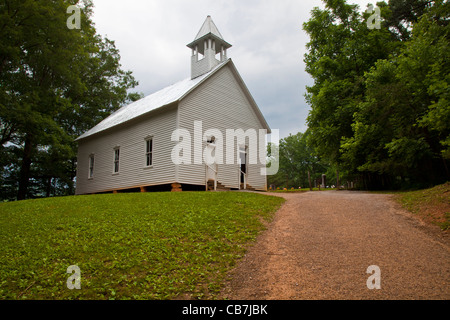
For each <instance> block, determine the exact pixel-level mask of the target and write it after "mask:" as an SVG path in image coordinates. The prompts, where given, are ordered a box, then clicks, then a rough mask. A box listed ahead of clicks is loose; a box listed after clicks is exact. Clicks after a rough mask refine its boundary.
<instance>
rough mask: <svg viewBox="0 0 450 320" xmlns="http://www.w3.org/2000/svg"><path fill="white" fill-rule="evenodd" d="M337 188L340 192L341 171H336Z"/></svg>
mask: <svg viewBox="0 0 450 320" xmlns="http://www.w3.org/2000/svg"><path fill="white" fill-rule="evenodd" d="M336 188H337V190H339V169H336Z"/></svg>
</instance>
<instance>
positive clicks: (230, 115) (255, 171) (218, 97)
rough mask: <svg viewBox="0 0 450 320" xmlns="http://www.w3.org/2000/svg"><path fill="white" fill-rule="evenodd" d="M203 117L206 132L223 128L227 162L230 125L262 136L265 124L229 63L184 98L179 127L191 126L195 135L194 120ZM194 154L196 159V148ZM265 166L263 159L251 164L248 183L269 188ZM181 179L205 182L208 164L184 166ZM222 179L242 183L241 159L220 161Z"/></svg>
mask: <svg viewBox="0 0 450 320" xmlns="http://www.w3.org/2000/svg"><path fill="white" fill-rule="evenodd" d="M199 120H201V121H202V126H203V132H205V131H206V130H208V129H213V128H214V129H219V130H220V131H221V133H222V136H223V139H224V141H223V143H224V162H225V161H226V159H225V153H226V147H225V142H226V130H227V129H233V130H236V129H242V130H244V131H247V130H248V129H254V130H255V131H256V134H257V138H258V130H259V129H263V128H264V126H263V125H262V124H261V123H260V121H259V120H258V118H257V116H256V114H255V112H254V110H253V108H252V106H251V104H250V102H249V100H248V98H247V96H246V95H245V93H244V91H243V90H242V88H241V87H240V85H239V84H238V82H237V79H236V77H235V75H234V74H233V72H232V71H231V69H230V67H229V66H226V67H224V68H222V69H220V70H219V71H218V72H216V73H215V74H214V75H213V76H212V77H211V78H209V79H208V80H206V81H205V82H204V83H203V84H201V85H200V86H199V87H198V88H196V89H195V90H194V91H193V92H191V93H190V94H189V95H188V96H187V97H185V98H184V99H183V100H182V101H181V102H180V105H179V128H183V129H187V130H188V131H189V132H190V133H191V136H192V138H193V137H194V134H193V132H194V122H195V121H199ZM235 143H236V142H235ZM204 147H205V145H204V144H203V148H204ZM236 149H237V146H236ZM191 157H192V162H193V161H194V154H193V152H192V156H191ZM235 157H236V154H235ZM264 166H265V164H263V163H260V162H259V159H258V164H253V165H249V166H248V183H249V184H250V185H251V186H253V187H254V188H256V189H258V190H265V189H266V177H265V176H262V175H261V174H260V168H261V167H264ZM178 180H179V182H180V183H188V184H204V182H205V165H191V166H180V167H179V168H178ZM218 181H219V182H221V183H222V184H223V185H224V186H226V187H230V188H238V187H239V166H238V164H237V161H236V162H235V163H234V164H226V163H225V164H221V165H219V170H218Z"/></svg>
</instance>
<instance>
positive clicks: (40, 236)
mask: <svg viewBox="0 0 450 320" xmlns="http://www.w3.org/2000/svg"><path fill="white" fill-rule="evenodd" d="M283 201H284V200H283V199H282V198H279V197H271V196H265V195H258V194H252V193H232V192H220V193H205V192H183V193H170V192H168V193H142V194H141V193H137V194H114V195H113V194H107V195H91V196H70V197H55V198H46V199H38V200H25V201H18V202H10V203H4V204H0V255H1V257H2V263H1V264H0V273H1V275H2V277H1V280H0V299H173V298H177V297H180V298H183V297H186V296H188V297H192V298H200V297H201V298H214V295H216V294H217V293H218V292H219V290H220V288H221V286H222V285H223V282H224V280H225V278H226V274H227V271H229V270H230V268H231V267H232V266H233V265H234V264H235V262H236V260H237V259H238V258H240V257H242V255H243V254H244V252H245V250H246V247H247V245H248V243H249V242H250V241H253V240H254V239H255V237H256V235H257V233H258V232H259V231H260V230H262V228H263V224H262V221H263V220H266V221H268V220H270V219H271V217H272V214H273V212H274V211H275V210H276V209H277V208H278V207H279V206H280V205H281V203H282V202H283ZM71 265H77V266H78V267H79V268H80V270H81V289H80V290H69V289H68V288H67V287H66V281H67V279H68V278H69V276H70V274H68V273H66V270H67V268H68V267H69V266H71Z"/></svg>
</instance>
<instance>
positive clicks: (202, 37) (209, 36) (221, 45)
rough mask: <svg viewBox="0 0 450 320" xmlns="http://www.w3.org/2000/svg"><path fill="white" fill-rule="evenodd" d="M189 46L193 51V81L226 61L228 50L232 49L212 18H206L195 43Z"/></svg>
mask: <svg viewBox="0 0 450 320" xmlns="http://www.w3.org/2000/svg"><path fill="white" fill-rule="evenodd" d="M187 46H188V47H189V48H191V49H192V57H191V79H194V78H197V77H199V76H201V75H203V74H205V73H208V72H209V71H211V70H212V69H213V68H214V67H215V66H217V65H218V64H220V63H222V62H224V61H226V60H227V49H229V48H231V44H229V43H228V42H226V41H225V40H224V39H223V37H222V35H221V34H220V32H219V30H218V29H217V27H216V25H215V24H214V22H213V21H212V19H211V16H208V17H206V20H205V22H204V23H203V25H202V27H201V28H200V31H199V32H198V34H197V36H196V37H195V39H194V41H192V42H191V43H190V44H188V45H187ZM219 54H220V57H219V59H217V58H216V55H219ZM199 55H202V56H203V57H201V56H199Z"/></svg>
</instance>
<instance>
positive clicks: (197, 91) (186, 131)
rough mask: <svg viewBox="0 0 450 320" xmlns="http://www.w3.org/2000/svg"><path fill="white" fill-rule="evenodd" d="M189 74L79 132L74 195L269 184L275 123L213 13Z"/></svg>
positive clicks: (198, 42)
mask: <svg viewBox="0 0 450 320" xmlns="http://www.w3.org/2000/svg"><path fill="white" fill-rule="evenodd" d="M187 46H188V47H189V48H190V49H191V50H192V57H191V76H190V77H189V78H187V79H185V80H182V81H180V82H178V83H176V84H173V85H171V86H168V87H166V88H164V89H162V90H160V91H158V92H155V93H153V94H151V95H149V96H146V97H144V98H142V99H141V100H138V101H136V102H134V103H131V104H129V105H126V106H124V107H122V108H120V109H119V110H117V111H116V112H114V113H113V114H111V115H110V116H109V117H107V118H106V119H104V120H103V121H101V122H100V123H99V124H97V125H96V126H95V127H93V128H92V129H90V130H88V131H87V132H85V133H84V134H83V135H81V136H80V137H78V138H77V139H76V141H77V142H78V158H77V178H76V194H93V193H104V192H114V193H116V192H127V191H141V192H145V191H152V190H171V191H181V190H211V189H216V188H221V189H256V190H266V189H267V179H266V176H265V174H264V169H265V166H266V164H265V154H266V152H265V151H266V150H265V134H268V133H270V128H269V126H268V124H267V122H266V120H265V119H264V116H263V115H262V113H261V111H260V110H259V108H258V106H257V104H256V102H255V100H254V99H253V97H252V95H251V94H250V92H249V90H248V88H247V86H246V85H245V83H244V81H243V80H242V78H241V76H240V75H239V72H238V71H237V69H236V67H235V65H234V63H233V61H232V60H231V59H229V58H228V57H227V50H228V49H229V48H230V47H231V45H230V44H229V43H228V42H226V41H225V40H224V39H223V37H222V35H221V34H220V32H219V30H218V29H217V27H216V25H215V24H214V22H213V21H212V19H211V17H210V16H208V17H207V18H206V21H205V22H204V24H203V25H202V27H201V29H200V31H199V32H198V34H197V36H196V37H195V39H194V41H192V42H191V43H190V44H188V45H187Z"/></svg>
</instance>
